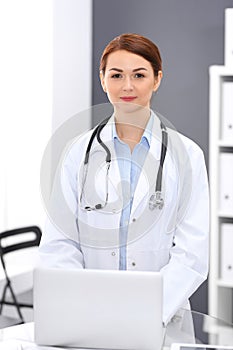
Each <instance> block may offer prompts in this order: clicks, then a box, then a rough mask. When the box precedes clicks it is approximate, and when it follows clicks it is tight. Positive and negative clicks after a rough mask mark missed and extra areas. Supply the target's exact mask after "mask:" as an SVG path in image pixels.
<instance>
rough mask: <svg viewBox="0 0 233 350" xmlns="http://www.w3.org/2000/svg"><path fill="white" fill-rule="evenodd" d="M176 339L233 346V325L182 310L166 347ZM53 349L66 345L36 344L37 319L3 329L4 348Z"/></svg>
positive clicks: (0, 349)
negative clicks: (35, 323) (34, 322)
mask: <svg viewBox="0 0 233 350" xmlns="http://www.w3.org/2000/svg"><path fill="white" fill-rule="evenodd" d="M172 343H192V344H194V343H197V344H212V345H231V346H233V325H232V324H228V323H226V322H224V321H221V320H218V319H216V318H214V317H210V316H208V315H205V314H202V313H199V312H195V311H190V310H182V313H181V315H180V316H176V317H174V318H173V320H172V322H170V323H169V325H168V326H167V328H166V332H165V339H164V346H163V350H166V349H170V346H171V344H172ZM50 349H51V350H52V349H60V350H61V349H65V348H61V347H59V348H58V347H57V348H56V347H49V346H38V345H36V344H35V342H34V324H33V322H32V323H26V324H23V325H19V326H13V327H9V328H5V329H1V330H0V350H50ZM141 350H143V349H141Z"/></svg>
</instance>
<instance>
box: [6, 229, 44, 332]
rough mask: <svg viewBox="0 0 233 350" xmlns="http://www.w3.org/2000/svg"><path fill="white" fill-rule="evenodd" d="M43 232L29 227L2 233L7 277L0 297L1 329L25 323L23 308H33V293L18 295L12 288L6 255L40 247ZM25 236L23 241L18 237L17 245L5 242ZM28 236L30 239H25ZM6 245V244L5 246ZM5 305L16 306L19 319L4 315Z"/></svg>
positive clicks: (27, 292)
mask: <svg viewBox="0 0 233 350" xmlns="http://www.w3.org/2000/svg"><path fill="white" fill-rule="evenodd" d="M32 232H33V233H34V237H32V235H31V233H32ZM41 234H42V233H41V230H40V228H39V227H38V226H28V227H22V228H18V229H14V230H9V231H5V232H1V233H0V259H1V264H2V268H3V271H4V275H5V281H4V284H5V285H4V287H3V292H2V295H1V297H0V328H3V327H8V326H10V325H15V324H21V323H24V322H25V320H24V317H23V314H22V311H21V308H33V291H32V289H31V290H30V291H26V292H24V293H21V294H17V295H16V293H15V292H14V289H13V287H12V283H11V280H10V277H9V275H8V272H7V263H6V260H5V255H6V254H9V253H11V252H14V251H17V250H20V249H25V248H31V247H35V246H39V243H40V239H41ZM19 235H23V236H24V237H22V240H20V238H21V237H18V238H17V239H18V240H19V241H18V242H17V243H13V244H7V240H5V241H4V242H3V240H4V239H6V238H8V237H12V236H19ZM27 236H28V239H25V237H27ZM4 243H5V244H4ZM4 305H10V306H14V307H15V308H16V311H17V314H18V318H11V317H7V316H4V315H2V310H3V306H4Z"/></svg>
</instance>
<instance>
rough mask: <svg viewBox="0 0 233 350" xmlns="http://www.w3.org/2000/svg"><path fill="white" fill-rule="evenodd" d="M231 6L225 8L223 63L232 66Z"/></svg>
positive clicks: (232, 14) (232, 12) (232, 31)
mask: <svg viewBox="0 0 233 350" xmlns="http://www.w3.org/2000/svg"><path fill="white" fill-rule="evenodd" d="M232 33H233V8H228V9H225V34H224V36H225V43H224V49H225V57H224V58H225V59H224V61H225V65H226V66H231V67H233V40H232Z"/></svg>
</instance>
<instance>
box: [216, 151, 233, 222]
mask: <svg viewBox="0 0 233 350" xmlns="http://www.w3.org/2000/svg"><path fill="white" fill-rule="evenodd" d="M219 160H220V161H219V175H220V176H219V206H220V207H219V210H220V211H221V212H223V213H226V214H228V215H232V216H233V153H220V155H219Z"/></svg>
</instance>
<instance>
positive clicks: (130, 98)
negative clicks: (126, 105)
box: [121, 96, 136, 102]
mask: <svg viewBox="0 0 233 350" xmlns="http://www.w3.org/2000/svg"><path fill="white" fill-rule="evenodd" d="M135 99H136V96H122V97H121V100H122V101H124V102H131V101H133V100H135Z"/></svg>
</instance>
